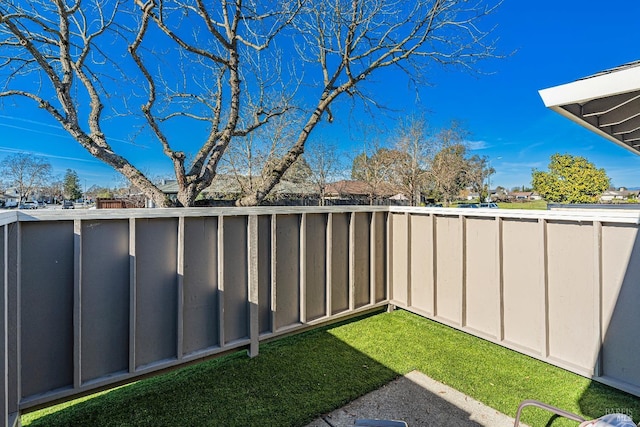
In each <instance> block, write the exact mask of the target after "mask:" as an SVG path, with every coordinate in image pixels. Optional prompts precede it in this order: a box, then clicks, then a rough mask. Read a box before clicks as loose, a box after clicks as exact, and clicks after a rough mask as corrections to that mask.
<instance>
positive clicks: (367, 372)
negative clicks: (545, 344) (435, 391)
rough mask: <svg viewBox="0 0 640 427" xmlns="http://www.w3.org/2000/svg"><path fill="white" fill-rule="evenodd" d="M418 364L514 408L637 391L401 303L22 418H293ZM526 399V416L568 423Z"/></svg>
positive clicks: (610, 402) (618, 400) (166, 421)
mask: <svg viewBox="0 0 640 427" xmlns="http://www.w3.org/2000/svg"><path fill="white" fill-rule="evenodd" d="M414 369H418V370H419V371H421V372H424V373H425V374H427V375H429V376H431V377H432V378H434V379H436V380H438V381H441V382H443V383H445V384H448V385H450V386H452V387H454V388H456V389H458V390H460V391H462V392H463V393H466V394H468V395H470V396H472V397H474V398H475V399H477V400H480V401H482V402H484V403H486V404H487V405H489V406H491V407H493V408H495V409H497V410H499V411H501V412H504V413H506V414H508V415H511V416H514V415H515V411H516V409H517V407H518V404H519V403H520V402H521V401H522V400H524V399H530V398H535V399H538V400H542V401H545V402H547V403H550V404H553V405H556V406H560V407H562V408H564V409H566V410H569V411H572V412H577V413H580V414H582V415H584V416H585V417H588V418H595V417H597V416H599V415H602V414H603V413H605V412H607V411H611V410H612V408H621V409H624V410H625V411H627V412H631V413H633V415H634V417H635V419H636V422H637V421H640V401H639V399H638V398H636V397H633V396H631V395H628V394H626V393H623V392H619V391H617V390H614V389H612V388H609V387H607V386H604V385H601V384H599V383H595V382H593V381H590V380H588V379H586V378H583V377H580V376H578V375H575V374H572V373H569V372H567V371H565V370H562V369H560V368H556V367H553V366H551V365H548V364H546V363H543V362H540V361H537V360H534V359H532V358H530V357H527V356H523V355H521V354H518V353H516V352H513V351H511V350H508V349H505V348H502V347H500V346H498V345H495V344H492V343H489V342H487V341H484V340H481V339H479V338H476V337H473V336H471V335H468V334H465V333H463V332H459V331H456V330H454V329H451V328H448V327H446V326H443V325H441V324H438V323H436V322H433V321H430V320H427V319H424V318H422V317H420V316H416V315H414V314H411V313H409V312H406V311H403V310H396V311H394V312H392V313H380V314H376V315H372V316H367V317H364V318H360V319H358V320H356V321H350V322H345V323H342V324H337V325H333V326H330V327H324V328H320V329H316V330H312V331H310V332H306V333H304V334H300V335H296V336H291V337H287V338H282V339H280V340H277V341H273V342H270V343H267V344H262V345H261V346H260V355H259V356H257V357H255V358H253V359H249V358H248V357H247V356H246V355H245V353H244V352H242V353H236V354H233V355H230V356H225V357H222V358H219V359H215V360H210V361H207V362H203V363H200V364H197V365H192V366H189V367H186V368H182V369H179V370H176V371H173V372H170V373H167V374H164V375H161V376H157V377H154V378H150V379H146V380H143V381H139V382H137V383H135V384H131V385H128V386H125V387H120V388H118V389H116V390H113V391H110V392H108V393H102V394H101V395H99V396H96V397H93V398H89V399H84V400H82V401H79V402H71V403H67V404H63V405H59V406H56V407H52V408H47V409H45V410H41V411H37V412H33V413H30V414H26V415H24V416H23V417H22V423H23V425H31V426H96V425H100V426H147V425H153V426H175V425H188V426H201V425H211V426H217V425H225V426H302V425H305V424H306V423H308V422H310V421H311V420H313V419H314V418H316V417H317V416H319V415H320V414H324V413H327V412H330V411H332V410H333V409H336V408H339V407H341V406H342V405H344V404H345V403H347V402H349V401H351V400H353V399H355V398H356V397H358V396H360V395H363V394H365V393H367V392H369V391H372V390H374V389H376V388H378V387H380V386H381V385H383V384H385V383H387V382H389V381H390V380H392V379H393V378H396V377H397V376H399V375H403V374H405V373H407V372H410V371H411V370H414ZM549 419H550V417H549V415H548V414H547V413H544V412H543V411H541V410H537V409H527V410H526V412H525V417H524V420H523V421H524V422H526V423H528V424H530V425H532V426H545V425H546V426H575V425H576V423H575V422H568V421H566V420H561V419H556V420H554V421H553V422H551V423H549V424H547V423H548V422H549Z"/></svg>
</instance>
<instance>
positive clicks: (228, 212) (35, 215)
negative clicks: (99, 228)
mask: <svg viewBox="0 0 640 427" xmlns="http://www.w3.org/2000/svg"><path fill="white" fill-rule="evenodd" d="M388 210H389V209H388V207H386V206H323V207H321V206H317V207H315V206H257V207H204V208H139V209H77V210H71V209H69V210H61V209H55V210H53V209H51V210H29V211H20V210H18V211H13V212H10V213H12V214H13V217H12V219H13V220H12V221H10V220H8V221H7V222H14V221H16V220H17V221H21V222H27V221H64V220H67V221H68V220H74V219H82V220H92V219H95V220H100V219H130V218H141V219H151V218H178V217H217V216H249V215H299V214H303V213H307V214H315V213H320V214H322V213H351V212H388ZM2 218H3V217H1V216H0V220H2Z"/></svg>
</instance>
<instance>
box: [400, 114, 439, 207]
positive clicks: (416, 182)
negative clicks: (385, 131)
mask: <svg viewBox="0 0 640 427" xmlns="http://www.w3.org/2000/svg"><path fill="white" fill-rule="evenodd" d="M395 138H396V141H395V149H396V151H397V152H398V153H401V155H398V156H397V162H396V164H395V165H394V166H395V167H394V177H395V181H396V185H397V186H398V187H399V188H401V189H402V191H403V193H404V195H405V196H406V197H407V198H408V199H409V201H410V203H411V205H412V206H416V205H418V204H419V203H420V201H421V199H422V197H421V194H422V192H423V191H424V190H425V189H426V186H427V180H428V177H429V170H430V169H431V165H432V162H433V158H434V156H435V154H436V153H437V151H438V150H439V148H440V143H439V142H440V141H439V140H438V139H436V138H433V136H432V135H431V133H430V130H429V127H428V124H427V121H426V120H425V118H424V117H416V116H413V117H408V118H407V119H405V120H402V121H401V122H400V125H399V126H398V129H397V131H396V134H395Z"/></svg>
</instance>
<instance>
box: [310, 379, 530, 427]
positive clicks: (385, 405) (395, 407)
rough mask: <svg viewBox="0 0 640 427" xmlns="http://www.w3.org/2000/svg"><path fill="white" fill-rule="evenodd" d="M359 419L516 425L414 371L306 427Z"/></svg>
mask: <svg viewBox="0 0 640 427" xmlns="http://www.w3.org/2000/svg"><path fill="white" fill-rule="evenodd" d="M514 409H515V408H514ZM359 418H369V419H388V420H402V421H404V422H406V423H407V424H408V425H409V426H410V427H415V426H434V427H435V426H438V427H443V426H447V427H458V426H460V427H479V426H486V427H509V426H513V422H514V419H513V418H511V417H508V416H506V415H504V414H503V413H501V412H498V411H496V410H495V409H492V408H489V407H488V406H486V405H484V404H482V403H480V402H478V401H477V400H474V399H472V398H470V397H468V396H466V395H464V394H462V393H460V392H459V391H457V390H454V389H452V388H451V387H448V386H446V385H444V384H442V383H439V382H437V381H434V380H432V379H431V378H429V377H427V376H426V375H424V374H423V373H421V372H418V371H413V372H410V373H408V374H407V375H405V376H404V377H400V378H398V379H396V380H394V381H392V382H390V383H389V384H387V385H385V386H383V387H381V388H380V389H378V390H375V391H373V392H371V393H369V394H367V395H365V396H362V397H360V398H359V399H356V400H354V401H353V402H351V403H349V404H347V405H346V406H344V407H342V408H340V409H337V410H335V411H333V412H332V413H330V414H327V415H324V416H322V417H321V418H318V419H317V420H315V421H313V422H312V423H311V424H308V425H307V426H306V427H347V426H353V425H354V423H355V420H356V419H359ZM521 425H522V424H521Z"/></svg>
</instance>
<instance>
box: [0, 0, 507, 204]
mask: <svg viewBox="0 0 640 427" xmlns="http://www.w3.org/2000/svg"><path fill="white" fill-rule="evenodd" d="M488 1H492V0H488ZM496 1H497V0H496ZM493 9H494V8H493V7H490V6H484V1H483V0H475V1H471V2H470V1H463V0H416V1H414V2H409V3H407V2H403V1H400V0H380V1H376V2H371V1H368V0H352V1H348V2H347V1H345V0H320V1H316V2H310V1H305V0H283V1H279V2H262V1H259V0H222V1H220V2H205V1H203V0H148V1H143V0H135V1H134V2H128V1H126V0H113V1H109V2H104V1H102V0H85V1H82V2H80V1H77V2H73V3H70V2H68V1H67V0H33V1H30V2H16V1H10V2H4V3H2V4H1V5H0V72H2V74H3V76H4V77H5V78H4V83H3V86H2V88H0V98H9V97H22V98H26V99H28V100H30V101H32V102H33V103H34V104H35V105H36V106H38V107H39V108H42V109H44V111H46V112H47V113H49V114H50V115H51V116H52V117H53V118H54V119H55V120H56V121H57V122H58V123H59V124H60V126H61V127H62V128H63V129H64V130H66V131H67V132H68V133H69V134H70V135H71V136H72V137H73V138H74V139H75V140H76V141H77V142H79V143H80V144H81V145H82V146H83V147H84V148H85V149H86V150H87V151H88V152H89V153H90V154H91V155H93V156H95V157H97V158H98V159H100V160H102V161H103V162H105V163H107V164H109V165H110V166H112V167H113V168H114V169H115V170H116V171H118V172H120V173H121V174H122V175H124V176H125V177H126V178H127V179H128V180H130V181H131V183H132V184H133V185H135V186H136V187H138V188H139V189H141V190H142V191H143V192H144V193H145V194H146V195H147V196H148V197H150V198H151V199H153V200H154V202H155V203H156V205H159V206H167V205H170V204H171V203H172V202H171V201H170V200H169V199H168V198H167V197H165V195H164V194H163V193H162V191H160V190H159V189H158V187H157V186H156V185H154V183H153V182H152V181H151V180H150V179H149V178H148V177H146V176H145V174H144V173H142V172H141V170H140V167H139V166H136V165H134V164H133V163H131V162H130V161H129V160H128V159H127V158H126V157H125V156H124V155H123V154H121V153H122V151H120V153H119V152H118V150H116V147H115V146H114V145H113V138H112V137H110V133H109V131H110V129H112V127H110V126H111V125H109V126H107V123H106V121H107V118H106V117H105V114H104V112H105V111H109V112H112V117H111V118H112V119H113V125H112V126H113V128H115V127H117V126H118V125H117V123H125V124H126V125H127V126H129V125H130V121H129V120H130V117H129V116H131V113H132V112H133V111H135V110H136V109H140V111H141V113H142V114H141V115H142V118H143V120H142V122H143V123H144V125H145V129H146V132H148V136H149V137H152V138H154V139H155V140H157V141H158V142H159V144H160V146H161V147H162V151H163V153H164V154H165V155H166V156H167V158H168V159H169V161H170V163H171V165H172V167H173V171H174V174H175V176H176V179H177V182H178V187H179V190H178V204H180V205H184V206H190V205H192V204H193V203H194V202H195V199H196V197H197V195H198V194H199V193H200V192H201V191H203V190H204V189H205V188H207V187H208V186H209V185H210V184H211V182H212V180H213V179H214V177H215V175H216V173H217V169H218V165H219V162H220V160H221V158H222V156H223V155H224V153H225V151H226V150H227V148H228V147H229V146H230V144H231V142H232V141H234V140H236V139H238V138H245V137H247V136H248V135H250V134H251V133H253V132H255V131H256V130H257V129H259V128H261V127H263V126H265V125H266V124H267V123H269V122H270V121H272V120H273V119H274V118H276V117H287V116H288V115H289V114H290V113H292V112H295V113H296V114H299V112H300V111H303V112H306V114H307V115H306V119H305V120H304V122H303V124H302V125H301V126H300V127H299V128H298V129H297V131H296V135H297V136H296V138H295V139H294V141H293V144H292V145H291V146H290V147H288V149H287V151H286V153H285V154H284V155H283V156H281V157H279V158H278V159H277V161H275V162H272V164H271V167H270V168H269V170H267V171H266V173H264V174H263V176H264V179H263V180H262V182H261V183H260V184H259V185H257V186H256V187H255V188H252V189H251V192H250V194H247V195H246V196H245V197H243V198H242V199H241V200H239V201H238V204H239V205H255V204H259V203H260V202H261V201H262V200H263V199H264V198H265V197H266V196H267V195H268V194H269V192H270V191H271V190H272V189H273V187H274V186H275V185H276V184H277V183H278V182H279V180H280V179H281V178H282V177H283V175H284V174H285V172H286V171H287V170H288V169H289V167H290V166H291V165H292V164H294V163H295V162H296V160H297V159H298V158H299V157H300V156H301V155H302V153H303V151H304V146H305V143H306V141H307V139H308V138H309V135H310V134H311V133H312V132H313V131H314V129H315V128H316V126H317V125H318V124H319V123H320V122H321V120H322V119H323V117H326V119H327V121H328V122H331V121H332V120H333V115H332V110H331V106H332V105H333V104H334V103H335V102H336V100H338V99H342V98H346V97H350V98H352V99H354V100H355V99H359V100H362V101H363V102H364V103H367V104H369V105H374V106H375V105H377V104H376V102H375V95H372V94H373V93H375V91H371V92H370V90H371V89H372V87H369V86H368V81H369V80H370V79H371V77H372V76H373V75H374V74H375V73H376V72H377V71H378V70H382V69H386V68H397V69H398V70H402V71H404V72H406V73H407V75H408V76H409V78H410V79H412V80H413V81H414V82H419V81H421V80H422V79H424V78H426V76H425V71H426V70H427V68H426V66H428V65H430V64H432V63H438V64H445V65H455V66H462V67H465V68H467V69H470V70H472V69H474V64H475V63H476V61H477V60H480V59H483V58H486V57H491V56H494V46H493V45H492V43H491V41H489V40H488V39H487V35H488V33H487V32H486V31H483V30H481V29H480V26H479V21H481V19H482V18H483V17H485V16H486V15H488V14H489V13H491V12H492V11H493ZM292 45H295V46H297V49H292V48H291V46H292ZM284 55H286V61H283V59H282V58H283V56H284ZM285 64H286V66H285ZM303 71H304V72H303ZM300 88H303V89H304V90H299V89H300ZM325 113H326V114H325ZM176 126H181V127H182V128H183V129H188V130H189V133H188V135H185V133H184V132H178V133H177V134H176V132H175V131H174V129H175V127H176ZM198 131H199V132H198ZM145 135H147V133H145ZM194 141H195V142H194ZM194 147H195V148H194ZM187 153H193V154H190V155H187Z"/></svg>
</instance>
